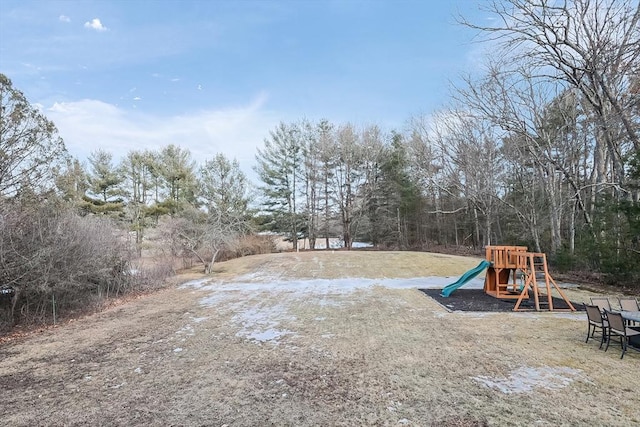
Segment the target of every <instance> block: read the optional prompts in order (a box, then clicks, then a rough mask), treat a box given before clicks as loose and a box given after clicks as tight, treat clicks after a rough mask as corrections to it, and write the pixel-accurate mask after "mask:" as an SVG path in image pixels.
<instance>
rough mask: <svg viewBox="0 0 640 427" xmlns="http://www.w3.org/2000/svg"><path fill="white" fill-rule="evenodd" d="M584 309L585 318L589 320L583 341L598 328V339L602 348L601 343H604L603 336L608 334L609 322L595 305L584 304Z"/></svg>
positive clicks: (591, 336)
mask: <svg viewBox="0 0 640 427" xmlns="http://www.w3.org/2000/svg"><path fill="white" fill-rule="evenodd" d="M584 308H585V310H586V311H587V320H588V322H589V324H588V328H587V339H586V340H585V342H589V338H593V335H594V334H595V333H596V330H598V329H599V330H600V333H601V334H602V337H601V339H600V347H598V348H602V344H604V340H605V338H606V337H607V336H608V329H609V322H607V320H606V319H605V318H604V317H603V315H602V312H601V311H600V308H599V307H598V306H597V305H588V304H585V305H584Z"/></svg>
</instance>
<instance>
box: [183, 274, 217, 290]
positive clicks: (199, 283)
mask: <svg viewBox="0 0 640 427" xmlns="http://www.w3.org/2000/svg"><path fill="white" fill-rule="evenodd" d="M210 281H211V278H210V277H204V278H202V279H196V280H190V281H188V282H185V283H183V284H182V285H180V288H194V289H200V288H202V287H203V286H204V284H205V283H208V282H210Z"/></svg>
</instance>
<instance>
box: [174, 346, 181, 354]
mask: <svg viewBox="0 0 640 427" xmlns="http://www.w3.org/2000/svg"><path fill="white" fill-rule="evenodd" d="M181 351H182V347H177V348H174V349H173V352H174V353H180V352H181Z"/></svg>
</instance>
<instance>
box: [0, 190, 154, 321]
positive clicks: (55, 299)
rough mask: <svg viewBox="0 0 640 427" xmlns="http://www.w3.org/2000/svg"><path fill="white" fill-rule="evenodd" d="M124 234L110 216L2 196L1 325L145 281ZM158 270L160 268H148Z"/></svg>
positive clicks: (74, 306) (50, 315)
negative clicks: (7, 294) (6, 292)
mask: <svg viewBox="0 0 640 427" xmlns="http://www.w3.org/2000/svg"><path fill="white" fill-rule="evenodd" d="M130 261H131V258H130V252H129V251H128V247H127V239H126V237H125V235H124V234H123V233H122V232H120V231H118V230H117V228H116V227H115V226H114V225H113V224H112V223H111V222H110V221H109V220H107V219H105V218H103V217H96V216H86V217H80V216H78V215H77V214H75V213H74V212H73V211H71V210H69V209H66V208H62V207H60V206H59V205H56V204H54V203H40V204H24V203H17V202H16V203H10V202H0V270H1V271H0V285H3V286H5V287H10V288H11V289H12V290H13V295H12V298H11V301H10V302H7V301H6V298H4V301H3V302H2V304H0V329H7V328H8V327H10V326H11V325H12V324H15V323H17V322H36V323H46V322H49V321H51V320H55V317H56V316H60V315H64V314H65V313H68V312H70V311H74V310H87V309H94V308H95V306H96V304H100V303H101V302H102V301H103V300H104V299H106V298H110V297H112V296H118V295H121V294H123V293H127V292H131V291H134V290H139V289H140V288H141V287H142V286H147V284H148V282H149V278H148V276H147V274H148V273H142V274H141V273H140V272H136V274H132V270H131V268H130ZM149 274H152V275H157V274H156V273H151V272H150V273H149Z"/></svg>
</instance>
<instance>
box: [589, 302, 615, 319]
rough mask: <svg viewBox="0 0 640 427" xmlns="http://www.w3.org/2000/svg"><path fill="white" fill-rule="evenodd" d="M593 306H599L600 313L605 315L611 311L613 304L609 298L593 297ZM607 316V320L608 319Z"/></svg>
mask: <svg viewBox="0 0 640 427" xmlns="http://www.w3.org/2000/svg"><path fill="white" fill-rule="evenodd" d="M591 304H593V305H597V306H598V308H599V309H600V311H601V312H602V313H603V314H604V313H606V312H607V311H611V303H610V302H609V298H607V297H593V298H591ZM606 318H607V317H606V314H605V319H606Z"/></svg>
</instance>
